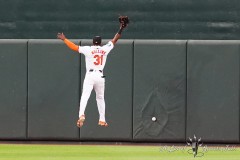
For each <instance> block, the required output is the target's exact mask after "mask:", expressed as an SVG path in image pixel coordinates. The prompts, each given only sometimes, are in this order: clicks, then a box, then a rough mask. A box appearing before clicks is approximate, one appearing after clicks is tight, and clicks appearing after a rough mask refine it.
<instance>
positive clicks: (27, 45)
mask: <svg viewBox="0 0 240 160" xmlns="http://www.w3.org/2000/svg"><path fill="white" fill-rule="evenodd" d="M28 47H29V40H28V41H27V97H26V139H28V96H29V95H28V82H29V81H28Z"/></svg>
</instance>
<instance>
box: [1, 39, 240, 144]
mask: <svg viewBox="0 0 240 160" xmlns="http://www.w3.org/2000/svg"><path fill="white" fill-rule="evenodd" d="M91 41H92V40H90V39H73V42H74V43H76V44H81V45H90V44H91ZM107 41H108V39H104V40H103V43H106V42H107ZM239 54H240V41H238V40H141V39H135V40H133V39H131V40H130V39H123V40H122V39H121V40H119V41H118V43H117V44H116V45H115V47H114V49H113V50H112V51H111V53H110V54H109V56H108V62H107V64H106V66H105V69H104V74H105V75H106V84H105V85H106V88H105V89H106V90H105V101H106V119H107V121H108V123H109V127H107V128H103V127H99V126H98V110H97V104H96V100H95V99H96V98H95V93H94V91H93V92H92V94H91V97H90V99H89V102H88V105H87V108H86V113H85V114H86V121H85V124H84V126H83V127H82V128H80V129H79V128H77V126H76V121H77V119H78V110H79V101H80V96H81V91H82V83H83V79H84V76H85V70H86V68H85V60H84V56H83V55H80V54H78V53H77V52H73V51H71V50H70V49H69V48H68V47H67V46H66V45H65V44H64V43H63V42H62V41H60V40H56V39H24V40H16V39H1V40H0V88H1V89H0V126H1V129H0V140H71V141H124V142H183V143H185V142H186V140H187V139H188V137H193V136H194V135H196V136H197V137H201V138H202V141H203V142H215V143H239V136H240V133H239V124H240V119H239V116H240V115H239V110H240V106H239V89H240V88H239V65H240V61H239V60H240V59H239ZM152 117H156V121H152Z"/></svg>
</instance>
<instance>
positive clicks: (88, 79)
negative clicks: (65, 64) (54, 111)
mask: <svg viewBox="0 0 240 160" xmlns="http://www.w3.org/2000/svg"><path fill="white" fill-rule="evenodd" d="M102 76H103V73H101V72H100V71H99V70H93V71H87V72H86V75H85V79H84V82H83V90H82V96H81V100H80V107H79V117H80V116H81V115H84V112H85V109H86V106H87V102H88V99H89V97H90V95H91V92H92V89H93V88H94V90H95V92H96V101H97V106H98V112H99V121H103V122H106V120H105V100H104V90H105V78H103V77H102Z"/></svg>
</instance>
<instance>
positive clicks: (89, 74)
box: [78, 41, 114, 122]
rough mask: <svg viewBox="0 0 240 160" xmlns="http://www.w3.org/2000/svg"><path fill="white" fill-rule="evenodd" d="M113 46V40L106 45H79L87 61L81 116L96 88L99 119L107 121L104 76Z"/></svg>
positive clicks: (80, 109)
mask: <svg viewBox="0 0 240 160" xmlns="http://www.w3.org/2000/svg"><path fill="white" fill-rule="evenodd" d="M113 47H114V45H113V43H112V42H111V41H109V42H108V43H107V44H106V45H104V46H79V49H78V51H79V53H82V54H84V55H85V62H86V75H85V79H84V82H83V90H82V96H81V100H80V107H79V117H80V116H81V115H84V112H85V109H86V106H87V102H88V99H89V97H90V95H91V92H92V89H93V88H94V90H95V92H96V100H97V106H98V112H99V121H103V122H106V120H105V100H104V90H105V78H104V76H103V69H104V66H105V64H106V60H107V56H108V54H109V52H110V51H111V50H112V49H113Z"/></svg>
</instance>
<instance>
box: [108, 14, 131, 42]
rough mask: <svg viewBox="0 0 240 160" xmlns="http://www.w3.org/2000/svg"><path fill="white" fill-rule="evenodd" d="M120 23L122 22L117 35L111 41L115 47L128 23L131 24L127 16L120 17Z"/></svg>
mask: <svg viewBox="0 0 240 160" xmlns="http://www.w3.org/2000/svg"><path fill="white" fill-rule="evenodd" d="M119 22H120V28H119V31H118V32H117V33H116V34H115V36H114V37H113V39H112V40H111V41H112V43H113V45H115V44H116V43H117V41H118V39H119V38H120V37H121V34H122V31H123V29H124V28H126V27H127V25H128V23H129V19H128V17H127V16H120V17H119Z"/></svg>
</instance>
